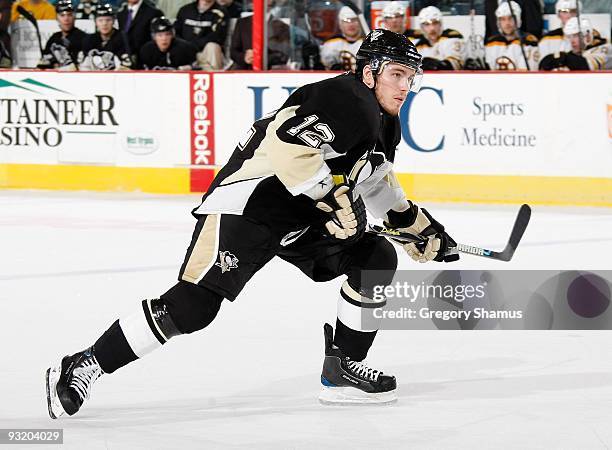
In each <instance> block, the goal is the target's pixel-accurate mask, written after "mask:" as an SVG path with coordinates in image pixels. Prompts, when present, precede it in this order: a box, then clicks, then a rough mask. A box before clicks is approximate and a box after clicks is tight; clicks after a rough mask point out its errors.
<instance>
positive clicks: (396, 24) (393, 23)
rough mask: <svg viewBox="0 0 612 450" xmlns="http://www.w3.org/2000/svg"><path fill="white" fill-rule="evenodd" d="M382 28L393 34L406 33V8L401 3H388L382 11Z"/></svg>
mask: <svg viewBox="0 0 612 450" xmlns="http://www.w3.org/2000/svg"><path fill="white" fill-rule="evenodd" d="M382 16H383V28H385V29H386V30H389V31H393V32H394V33H399V34H404V32H405V31H406V8H405V7H404V6H403V5H402V4H401V3H396V2H389V3H388V4H387V6H385V8H384V9H383V12H382Z"/></svg>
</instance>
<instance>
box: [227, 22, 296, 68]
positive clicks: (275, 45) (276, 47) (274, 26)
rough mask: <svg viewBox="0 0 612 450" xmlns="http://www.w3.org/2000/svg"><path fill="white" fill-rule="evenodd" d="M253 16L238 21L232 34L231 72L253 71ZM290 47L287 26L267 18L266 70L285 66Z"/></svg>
mask: <svg viewBox="0 0 612 450" xmlns="http://www.w3.org/2000/svg"><path fill="white" fill-rule="evenodd" d="M252 32H253V16H248V17H243V18H242V19H238V22H237V23H236V28H234V34H232V44H231V47H230V56H231V58H232V61H234V64H233V65H232V67H231V68H230V69H231V70H252V69H253V41H252V34H251V33H252ZM290 51H291V46H290V42H289V26H288V25H287V24H286V23H285V22H283V21H282V20H279V19H275V18H274V17H272V16H269V18H268V68H270V69H274V68H279V67H280V66H284V65H285V64H287V61H288V60H289V52H290Z"/></svg>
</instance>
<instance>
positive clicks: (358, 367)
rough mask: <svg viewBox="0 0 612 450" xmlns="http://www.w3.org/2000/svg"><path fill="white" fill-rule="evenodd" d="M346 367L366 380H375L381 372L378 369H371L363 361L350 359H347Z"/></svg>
mask: <svg viewBox="0 0 612 450" xmlns="http://www.w3.org/2000/svg"><path fill="white" fill-rule="evenodd" d="M347 367H348V368H349V369H350V370H351V371H353V372H354V373H355V374H356V375H358V376H360V377H361V378H365V379H366V380H370V381H376V380H378V376H379V375H380V374H381V373H382V372H381V371H380V370H376V369H372V368H371V367H368V366H367V364H366V363H365V361H351V360H348V362H347Z"/></svg>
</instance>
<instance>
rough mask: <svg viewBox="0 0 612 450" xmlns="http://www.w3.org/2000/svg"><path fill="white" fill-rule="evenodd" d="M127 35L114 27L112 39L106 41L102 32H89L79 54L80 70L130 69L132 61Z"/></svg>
mask: <svg viewBox="0 0 612 450" xmlns="http://www.w3.org/2000/svg"><path fill="white" fill-rule="evenodd" d="M125 41H126V39H125V37H124V36H122V35H121V33H120V32H119V31H118V30H116V29H113V34H112V35H111V37H110V39H109V40H107V41H105V40H103V39H102V36H101V35H100V33H97V32H96V33H93V34H88V35H86V36H85V38H84V39H83V49H82V50H81V53H80V56H79V69H80V70H119V69H130V68H131V66H132V61H131V60H130V55H129V54H128V52H127V50H126V45H125Z"/></svg>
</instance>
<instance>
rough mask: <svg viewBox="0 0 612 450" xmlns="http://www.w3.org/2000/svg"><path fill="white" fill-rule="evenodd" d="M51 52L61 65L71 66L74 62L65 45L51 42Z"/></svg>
mask: <svg viewBox="0 0 612 450" xmlns="http://www.w3.org/2000/svg"><path fill="white" fill-rule="evenodd" d="M51 53H52V54H53V56H54V57H55V59H56V60H57V62H58V63H59V65H60V67H64V66H69V65H70V64H72V57H71V56H70V53H69V52H68V49H67V48H66V47H65V46H64V45H61V44H51Z"/></svg>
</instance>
